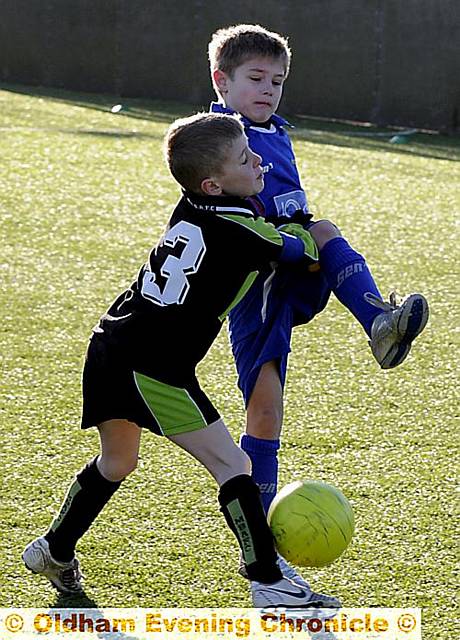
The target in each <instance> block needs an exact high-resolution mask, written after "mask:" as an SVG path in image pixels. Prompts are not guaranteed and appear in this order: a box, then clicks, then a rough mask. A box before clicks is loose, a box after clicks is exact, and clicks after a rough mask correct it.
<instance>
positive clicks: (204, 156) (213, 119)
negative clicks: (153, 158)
mask: <svg viewBox="0 0 460 640" xmlns="http://www.w3.org/2000/svg"><path fill="white" fill-rule="evenodd" d="M243 133H244V128H243V125H242V124H241V122H240V120H239V119H238V118H237V117H235V116H231V115H226V114H223V113H197V114H195V115H193V116H189V117H188V118H180V119H179V120H176V121H175V122H173V123H172V125H171V126H170V127H169V129H168V131H167V133H166V136H165V141H164V154H165V159H166V162H167V164H168V167H169V170H170V171H171V173H172V175H173V176H174V178H175V179H176V180H177V182H178V183H179V184H180V185H181V186H182V187H184V189H188V190H189V191H194V192H195V193H201V183H202V181H203V180H204V179H205V178H209V177H210V176H212V175H214V176H218V175H220V174H221V170H222V164H223V163H224V162H225V160H226V157H227V153H228V149H229V147H230V146H231V144H232V143H233V142H234V141H235V140H237V139H238V138H239V137H240V136H241V135H242V134H243Z"/></svg>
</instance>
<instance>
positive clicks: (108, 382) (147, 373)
mask: <svg viewBox="0 0 460 640" xmlns="http://www.w3.org/2000/svg"><path fill="white" fill-rule="evenodd" d="M139 369H142V370H139ZM219 418H220V416H219V413H218V411H217V410H216V408H215V407H214V406H213V404H212V403H211V401H210V400H209V399H208V397H207V396H206V394H205V393H204V392H203V391H202V390H201V388H200V385H199V384H198V380H197V379H196V377H195V375H194V373H193V374H191V373H189V374H184V373H181V371H180V368H179V367H177V365H176V366H175V367H174V372H173V373H171V371H167V369H166V368H163V370H162V369H161V368H160V367H159V366H156V367H145V366H144V367H137V366H133V362H132V360H131V359H130V358H129V357H128V356H127V355H123V352H122V351H121V350H120V349H119V348H117V347H116V346H114V345H112V344H111V343H110V341H107V340H106V339H105V338H104V336H103V335H99V334H94V335H93V337H92V338H91V340H90V342H89V345H88V351H87V354H86V361H85V366H84V369H83V415H82V421H81V426H82V429H87V428H89V427H93V426H97V425H98V424H100V423H102V422H105V421H106V420H116V419H118V420H120V419H124V420H129V421H130V422H134V423H136V424H137V425H138V426H139V427H142V428H145V429H149V430H150V431H153V432H154V433H157V434H159V435H176V434H179V433H186V432H188V431H195V430H197V429H202V428H205V427H207V426H208V425H210V424H212V423H213V422H215V421H216V420H218V419H219Z"/></svg>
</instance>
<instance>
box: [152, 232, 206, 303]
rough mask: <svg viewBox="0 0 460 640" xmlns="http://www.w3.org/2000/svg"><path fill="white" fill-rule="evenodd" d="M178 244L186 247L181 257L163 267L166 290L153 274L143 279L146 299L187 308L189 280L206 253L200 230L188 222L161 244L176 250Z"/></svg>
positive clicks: (171, 256)
mask: <svg viewBox="0 0 460 640" xmlns="http://www.w3.org/2000/svg"><path fill="white" fill-rule="evenodd" d="M178 242H182V243H184V249H183V250H182V253H181V254H180V256H178V257H176V256H173V255H171V254H169V255H168V256H167V257H166V259H165V261H164V262H163V264H162V265H161V267H160V273H161V275H162V276H163V277H164V278H166V284H165V285H164V287H163V290H161V289H160V287H159V286H158V284H157V283H156V282H155V280H156V274H155V273H154V272H153V271H149V270H146V271H145V273H144V275H143V278H142V287H141V294H142V296H143V297H144V298H146V299H147V300H150V302H153V303H154V304H157V305H159V306H160V307H166V306H168V305H171V304H183V302H184V300H185V298H186V297H187V294H188V292H189V289H190V283H189V281H188V278H187V276H189V275H191V274H193V273H196V272H197V271H198V269H199V268H200V265H201V262H202V260H203V257H204V254H205V253H206V245H205V243H204V240H203V234H202V232H201V229H200V227H197V226H196V225H195V224H191V223H190V222H186V221H185V220H181V222H178V223H177V224H175V225H174V226H173V227H171V228H170V229H168V231H167V232H166V233H165V235H164V236H163V239H162V242H161V244H162V245H163V244H164V245H166V246H168V247H171V248H174V247H175V246H176V244H177V243H178ZM160 246H161V245H160Z"/></svg>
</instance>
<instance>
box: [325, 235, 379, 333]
mask: <svg viewBox="0 0 460 640" xmlns="http://www.w3.org/2000/svg"><path fill="white" fill-rule="evenodd" d="M319 261H320V265H321V269H322V271H323V273H324V275H325V276H326V279H327V281H328V283H329V286H330V287H331V289H332V291H333V292H334V293H335V295H336V296H337V298H338V299H339V300H340V302H341V303H342V304H343V305H345V307H347V308H348V309H349V310H350V311H351V313H352V314H353V315H354V316H355V318H356V319H357V320H358V322H360V323H361V325H362V326H363V328H364V331H365V332H366V333H367V335H368V336H370V335H371V327H372V322H373V321H374V318H375V317H376V316H378V315H379V313H382V310H381V309H378V308H377V307H374V305H372V304H370V303H369V302H367V300H366V298H365V297H364V294H365V293H367V292H370V293H373V294H374V295H376V296H378V297H379V298H382V296H381V295H380V292H379V290H378V288H377V285H376V284H375V282H374V278H373V277H372V274H371V272H370V271H369V269H368V267H367V264H366V261H365V259H364V258H363V256H362V255H360V254H359V253H357V252H356V251H355V250H354V249H353V248H352V247H350V245H349V244H348V242H347V240H345V238H342V237H339V238H332V240H329V242H327V243H326V244H325V245H324V247H323V248H322V249H321V251H320V253H319Z"/></svg>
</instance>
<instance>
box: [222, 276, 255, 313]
mask: <svg viewBox="0 0 460 640" xmlns="http://www.w3.org/2000/svg"><path fill="white" fill-rule="evenodd" d="M258 275H259V272H258V271H251V273H250V274H249V275H248V276H247V278H246V280H245V281H244V282H243V284H242V285H241V288H240V290H239V291H238V293H237V294H236V296H235V297H234V298H233V300H232V301H231V302H230V304H229V305H228V307H227V308H226V309H225V311H224V312H223V313H221V314H220V316H219V320H220V321H221V322H223V321H224V319H225V318H226V317H227V316H228V314H229V313H230V311H231V310H232V309H233V307H236V305H237V304H238V302H239V301H240V300H241V299H242V298H243V297H244V296H245V295H246V293H247V292H248V290H249V289H250V288H251V285H252V283H253V282H254V280H255V279H256V278H257V276H258Z"/></svg>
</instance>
